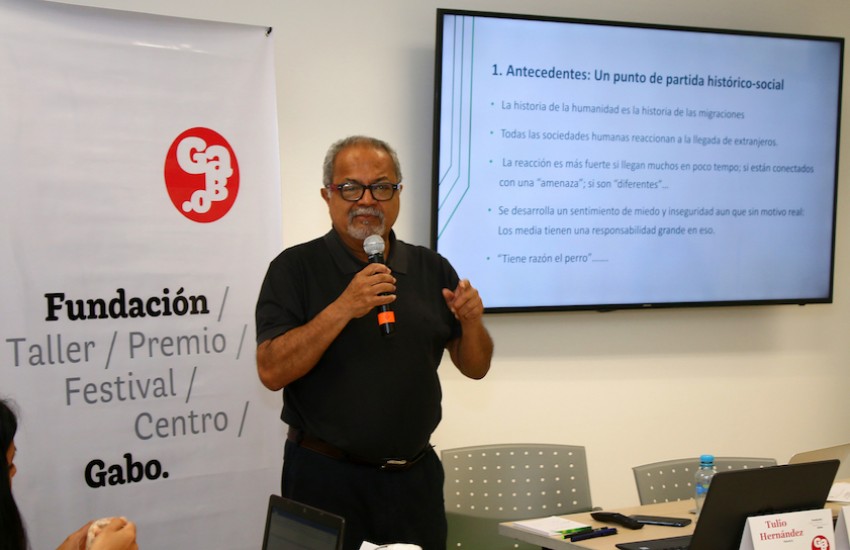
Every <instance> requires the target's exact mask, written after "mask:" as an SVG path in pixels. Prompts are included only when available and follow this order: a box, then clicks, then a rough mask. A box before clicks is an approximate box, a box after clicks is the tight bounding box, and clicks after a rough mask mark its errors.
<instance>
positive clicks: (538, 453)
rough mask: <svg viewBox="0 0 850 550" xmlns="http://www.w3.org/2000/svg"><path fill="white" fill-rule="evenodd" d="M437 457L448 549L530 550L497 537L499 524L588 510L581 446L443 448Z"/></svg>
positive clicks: (588, 497)
mask: <svg viewBox="0 0 850 550" xmlns="http://www.w3.org/2000/svg"><path fill="white" fill-rule="evenodd" d="M441 458H442V461H443V468H444V470H445V472H446V484H445V500H446V516H447V518H448V521H449V543H448V548H449V550H451V549H454V548H487V549H488V550H498V549H502V548H506V549H508V548H511V549H518V548H523V549H524V548H534V547H532V546H530V545H526V544H524V543H520V542H519V541H513V540H511V539H508V538H506V537H503V536H501V535H499V534H498V524H499V522H502V521H512V520H518V519H529V518H536V517H544V516H552V515H562V514H572V513H576V512H585V511H588V510H590V509H591V508H592V504H591V499H590V480H589V477H588V469H587V455H586V453H585V449H584V447H581V446H575V445H547V444H506V445H481V446H475V447H462V448H457V449H446V450H444V451H442V452H441ZM538 548H539V547H538Z"/></svg>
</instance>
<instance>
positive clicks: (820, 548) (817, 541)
mask: <svg viewBox="0 0 850 550" xmlns="http://www.w3.org/2000/svg"><path fill="white" fill-rule="evenodd" d="M812 550H829V539H828V538H826V537H825V536H823V535H818V536H816V537H815V538H813V539H812Z"/></svg>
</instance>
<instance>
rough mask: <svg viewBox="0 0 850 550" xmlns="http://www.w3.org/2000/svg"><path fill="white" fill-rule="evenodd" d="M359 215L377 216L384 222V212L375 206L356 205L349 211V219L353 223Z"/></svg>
mask: <svg viewBox="0 0 850 550" xmlns="http://www.w3.org/2000/svg"><path fill="white" fill-rule="evenodd" d="M357 216H375V217H376V218H378V219H379V220H381V223H384V213H383V212H381V211H380V210H378V209H377V208H375V207H373V206H355V207H354V208H352V209H351V210H349V211H348V221H349V223H351V222H352V221H354V218H355V217H357Z"/></svg>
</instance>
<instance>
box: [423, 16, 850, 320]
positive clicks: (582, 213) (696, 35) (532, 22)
mask: <svg viewBox="0 0 850 550" xmlns="http://www.w3.org/2000/svg"><path fill="white" fill-rule="evenodd" d="M438 27H441V28H438V51H437V55H438V65H437V73H438V74H437V79H436V80H437V85H438V88H437V95H438V104H437V109H436V116H437V120H436V122H437V124H436V125H435V128H436V132H437V135H436V136H435V138H436V143H437V151H436V159H437V160H436V165H437V166H436V167H435V180H437V181H436V182H435V184H436V187H435V189H436V190H435V200H434V203H435V204H434V208H435V209H436V212H435V227H434V228H433V231H434V243H433V244H434V245H435V247H436V249H437V250H438V251H439V252H440V253H441V254H442V255H444V256H446V257H447V258H448V259H449V260H450V261H451V262H452V264H453V265H454V266H455V268H456V269H457V271H458V273H459V274H460V276H461V277H466V278H469V279H470V281H472V283H473V285H475V286H476V287H477V288H478V289H479V290H480V292H481V294H482V296H483V298H484V301H485V305H486V306H487V307H488V310H491V311H492V310H497V311H498V310H499V309H502V308H504V309H505V310H511V309H524V308H531V309H534V308H553V309H561V308H564V309H568V308H579V309H585V308H592V307H593V308H595V307H599V308H604V307H605V306H624V307H628V306H632V307H637V306H641V305H663V304H695V303H706V302H726V303H729V302H759V301H763V302H777V301H780V302H781V301H790V302H794V301H800V302H807V301H829V300H831V296H832V262H833V241H834V210H835V190H836V166H837V135H838V121H839V104H840V83H841V59H842V53H843V42H842V41H841V40H839V39H827V38H820V37H798V36H780V35H755V34H748V33H735V32H723V31H707V30H702V29H699V30H696V29H672V28H657V27H649V26H624V25H619V24H607V23H598V22H596V23H590V22H577V21H561V20H548V19H540V20H538V19H529V18H520V17H516V18H512V17H503V16H485V15H467V14H462V13H455V14H452V13H442V14H441V17H440V18H439V22H438Z"/></svg>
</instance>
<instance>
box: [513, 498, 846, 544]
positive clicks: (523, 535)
mask: <svg viewBox="0 0 850 550" xmlns="http://www.w3.org/2000/svg"><path fill="white" fill-rule="evenodd" d="M847 505H848V503H846V502H827V504H826V507H827V508H830V509H831V510H832V516H833V518H835V517H837V516H838V513H839V511H840V510H841V509H842V508H843V507H844V506H847ZM693 509H694V501H693V500H692V499H688V500H680V501H675V502H661V503H658V504H645V505H643V506H633V507H630V508H618V509H616V510H613V511H616V512H620V513H621V514H625V515H627V516H629V515H634V514H642V515H645V516H667V517H675V518H688V519H691V520H692V521H691V523H690V525H687V526H686V527H666V526H661V525H644V526H643V528H641V529H628V528H626V527H622V526H620V525H615V524H613V523H603V522H600V521H596V520H595V519H593V518H592V517H591V516H590V512H582V513H579V514H570V515H567V516H563V517H565V518H567V519H571V520H573V521H577V522H579V523H586V524H588V525H590V526H592V527H593V528H594V529H598V528H600V527H616V528H617V534H616V535H611V536H607V537H599V538H595V539H588V540H583V541H580V542H570V541H569V540H565V539H563V538H562V537H559V536H558V537H549V536H544V535H538V534H535V533H532V532H530V531H526V530H524V529H522V528H519V527H516V526H515V525H514V524H515V523H516V522H513V521H507V522H504V523H500V524H499V534H500V535H502V536H505V537H508V538H512V539H517V540H521V541H523V542H527V543H529V544H534V545H536V546H540V547H541V548H549V549H551V550H616V546H614V545H615V544H618V543H621V542H637V541H641V540H651V539H661V538H667V537H677V536H680V535H690V534H691V533H693V532H694V527H695V526H696V516H695V515H694V514H692V513H691V511H692V510H693Z"/></svg>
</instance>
